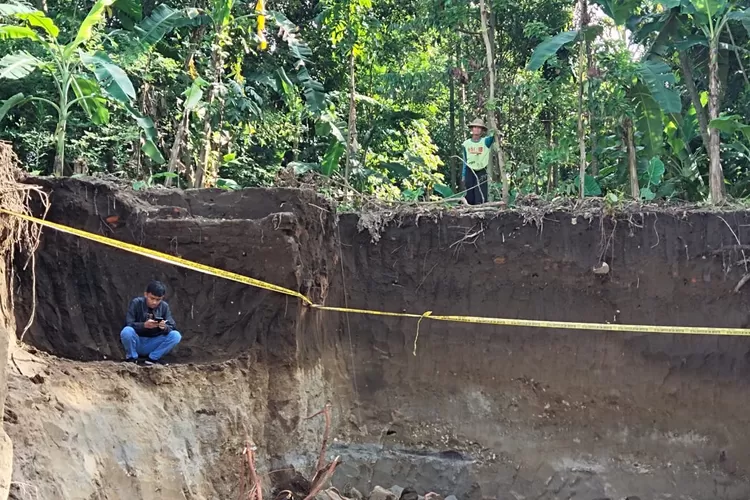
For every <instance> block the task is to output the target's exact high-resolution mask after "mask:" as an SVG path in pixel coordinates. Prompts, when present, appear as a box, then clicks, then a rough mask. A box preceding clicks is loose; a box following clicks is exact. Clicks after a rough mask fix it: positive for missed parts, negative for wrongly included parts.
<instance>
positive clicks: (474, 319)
mask: <svg viewBox="0 0 750 500" xmlns="http://www.w3.org/2000/svg"><path fill="white" fill-rule="evenodd" d="M0 213H4V214H7V215H10V216H13V217H17V218H19V219H23V220H26V221H29V222H33V223H36V224H39V225H41V226H43V227H48V228H50V229H54V230H56V231H60V232H62V233H66V234H70V235H73V236H78V237H80V238H84V239H87V240H90V241H95V242H97V243H101V244H103V245H108V246H110V247H113V248H117V249H120V250H125V251H126V252H130V253H133V254H136V255H140V256H143V257H148V258H150V259H154V260H157V261H160V262H165V263H167V264H173V265H175V266H179V267H183V268H185V269H190V270H192V271H197V272H200V273H204V274H208V275H210V276H215V277H217V278H224V279H227V280H231V281H236V282H239V283H243V284H246V285H250V286H254V287H257V288H262V289H265V290H270V291H272V292H277V293H281V294H284V295H288V296H290V297H295V298H298V299H300V300H301V301H302V302H303V304H305V305H306V306H309V307H311V308H313V309H318V310H322V311H331V312H342V313H350V314H364V315H372V316H389V317H397V318H410V319H417V320H418V325H419V324H420V323H421V322H422V320H424V319H430V320H433V321H450V322H456V323H473V324H482V325H496V326H514V327H529V328H553V329H559V330H593V331H600V332H631V333H660V334H678V335H723V336H750V329H746V328H712V327H697V326H664V325H625V324H620V323H581V322H574V321H546V320H532V319H513V318H492V317H482V316H442V315H435V314H432V311H427V312H425V313H423V314H416V313H406V312H389V311H377V310H372V309H356V308H350V307H335V306H325V305H321V304H315V303H313V302H312V301H311V300H310V299H309V298H307V297H306V296H305V295H303V294H301V293H299V292H296V291H294V290H291V289H289V288H284V287H282V286H279V285H274V284H272V283H267V282H265V281H262V280H258V279H255V278H250V277H248V276H244V275H242V274H237V273H233V272H231V271H226V270H224V269H218V268H216V267H212V266H207V265H205V264H200V263H198V262H193V261H190V260H187V259H183V258H180V257H175V256H174V255H169V254H166V253H163V252H159V251H156V250H151V249H149V248H144V247H141V246H138V245H134V244H132V243H125V242H123V241H119V240H115V239H113V238H108V237H106V236H101V235H98V234H93V233H90V232H88V231H82V230H80V229H76V228H73V227H69V226H65V225H63V224H58V223H56V222H50V221H47V220H44V219H39V218H37V217H32V216H29V215H25V214H19V213H16V212H12V211H10V210H5V209H3V208H0ZM418 337H419V329H417V338H418ZM417 338H415V340H414V343H415V352H416V342H417Z"/></svg>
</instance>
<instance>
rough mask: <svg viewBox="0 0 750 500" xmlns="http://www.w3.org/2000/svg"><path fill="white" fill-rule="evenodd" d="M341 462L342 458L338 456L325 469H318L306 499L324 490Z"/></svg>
mask: <svg viewBox="0 0 750 500" xmlns="http://www.w3.org/2000/svg"><path fill="white" fill-rule="evenodd" d="M340 463H341V458H340V457H336V458H334V459H333V462H331V463H330V464H328V465H326V466H325V467H324V468H323V469H320V470H318V472H317V473H316V474H315V477H314V478H313V482H312V488H311V489H310V493H309V494H308V495H307V496H306V497H305V498H304V500H312V499H313V498H315V496H316V495H317V494H318V493H320V492H321V491H322V490H323V486H325V484H326V483H327V482H328V481H330V480H331V477H332V476H333V473H334V472H335V471H336V467H338V465H339V464H340Z"/></svg>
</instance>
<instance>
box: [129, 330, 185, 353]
mask: <svg viewBox="0 0 750 500" xmlns="http://www.w3.org/2000/svg"><path fill="white" fill-rule="evenodd" d="M120 340H121V341H122V347H124V348H125V357H126V358H128V359H135V358H137V357H138V356H148V357H149V359H150V360H152V361H157V360H159V359H160V358H161V357H162V356H164V355H165V354H167V353H168V352H169V351H171V350H172V349H174V346H176V345H177V344H179V343H180V340H182V335H180V332H178V331H177V330H172V331H171V332H169V333H168V334H166V335H159V336H158V337H140V336H139V335H138V334H137V333H135V330H134V329H133V328H132V327H130V326H126V327H125V328H123V329H122V332H120Z"/></svg>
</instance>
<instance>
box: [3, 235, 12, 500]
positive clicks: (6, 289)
mask: <svg viewBox="0 0 750 500" xmlns="http://www.w3.org/2000/svg"><path fill="white" fill-rule="evenodd" d="M4 236H5V235H4ZM8 257H9V256H7V255H0V410H3V413H4V411H5V397H6V395H7V381H8V380H7V379H8V376H7V372H8V357H9V350H10V347H11V345H12V343H13V342H14V341H15V338H16V337H15V328H16V323H15V316H14V314H13V307H12V305H13V304H12V300H11V298H12V294H11V293H10V290H11V269H10V267H9V266H8V261H7V259H8ZM4 427H5V426H4V425H0V498H7V496H8V492H9V490H10V482H11V473H12V470H13V443H12V442H11V440H10V438H9V437H8V434H7V433H6V432H5V428H4Z"/></svg>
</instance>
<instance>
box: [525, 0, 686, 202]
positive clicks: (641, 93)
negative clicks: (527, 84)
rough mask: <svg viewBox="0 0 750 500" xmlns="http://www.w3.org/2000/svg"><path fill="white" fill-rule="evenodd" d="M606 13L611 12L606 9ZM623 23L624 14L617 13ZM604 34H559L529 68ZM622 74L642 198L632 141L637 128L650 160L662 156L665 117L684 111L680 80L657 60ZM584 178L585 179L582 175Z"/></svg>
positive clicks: (593, 29)
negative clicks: (679, 85)
mask: <svg viewBox="0 0 750 500" xmlns="http://www.w3.org/2000/svg"><path fill="white" fill-rule="evenodd" d="M604 11H605V13H608V10H607V9H606V8H605V9H604ZM617 16H618V17H617V18H615V17H614V16H611V17H612V18H613V19H616V21H617V20H620V19H622V18H623V17H622V16H623V14H622V13H618V14H617ZM598 33H600V29H599V28H598V27H596V26H591V27H589V28H586V29H582V30H573V31H566V32H563V33H559V34H557V35H555V36H553V37H551V38H549V39H547V40H545V41H543V42H542V43H540V44H539V45H538V46H537V47H536V49H534V52H533V54H532V56H531V59H530V60H529V64H528V69H530V70H532V71H534V70H537V69H539V68H541V67H542V65H544V63H545V62H546V61H547V60H548V59H549V58H550V57H552V56H554V55H555V54H556V53H557V51H558V50H559V49H560V48H562V47H564V46H566V45H570V44H573V43H583V42H584V41H585V40H586V38H587V37H591V36H595V35H596V34H598ZM620 73H622V74H619V73H618V74H617V75H612V77H613V78H614V79H615V80H617V82H616V83H617V85H620V86H622V88H623V91H624V92H625V95H626V98H627V100H628V103H629V107H630V108H631V109H632V110H633V111H634V114H633V115H632V116H628V115H623V116H622V126H623V129H624V130H625V131H626V137H630V139H631V140H630V141H626V143H627V144H629V148H628V158H629V162H628V163H629V167H630V169H629V170H630V171H631V175H630V177H631V186H633V187H632V189H633V196H634V197H638V193H639V189H637V178H636V177H635V168H634V165H635V145H634V143H633V142H632V134H633V125H635V130H636V131H638V132H640V133H641V141H642V142H643V146H644V147H643V152H644V153H645V155H646V158H647V159H648V160H650V159H651V158H653V157H655V156H659V154H660V152H661V148H662V145H663V142H664V141H663V139H664V138H663V131H664V125H663V119H664V115H665V114H674V113H679V112H680V111H681V109H682V105H681V102H680V96H679V94H678V92H677V90H676V88H675V83H676V79H675V76H674V74H673V73H672V70H671V69H670V67H669V66H668V65H667V64H666V63H664V62H662V61H657V60H641V61H637V62H634V63H633V64H632V66H631V67H628V68H627V69H626V70H624V71H621V72H620ZM580 175H581V177H580V178H581V179H585V177H584V175H583V172H581V174H580Z"/></svg>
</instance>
